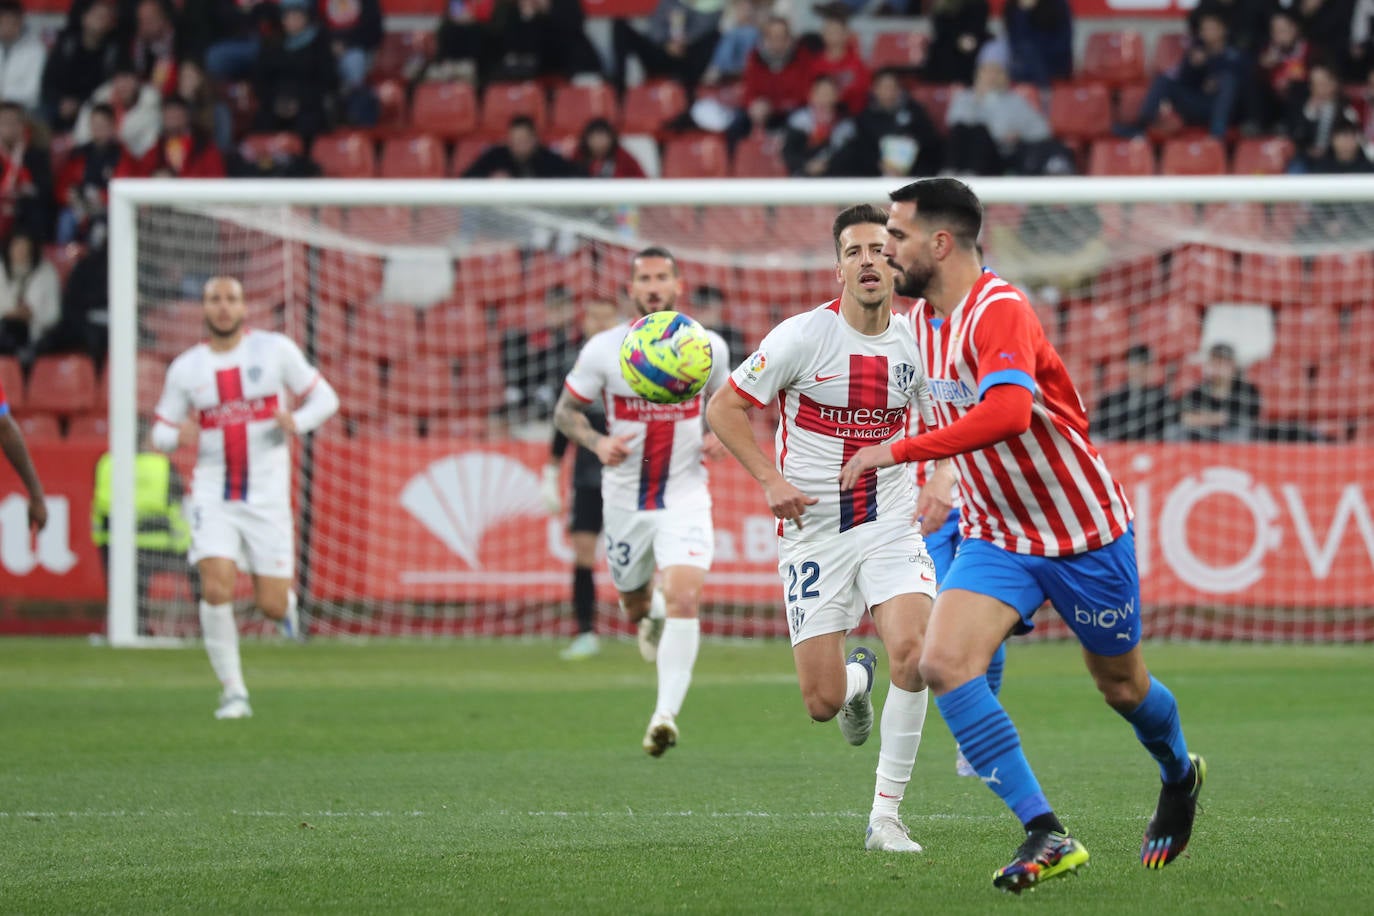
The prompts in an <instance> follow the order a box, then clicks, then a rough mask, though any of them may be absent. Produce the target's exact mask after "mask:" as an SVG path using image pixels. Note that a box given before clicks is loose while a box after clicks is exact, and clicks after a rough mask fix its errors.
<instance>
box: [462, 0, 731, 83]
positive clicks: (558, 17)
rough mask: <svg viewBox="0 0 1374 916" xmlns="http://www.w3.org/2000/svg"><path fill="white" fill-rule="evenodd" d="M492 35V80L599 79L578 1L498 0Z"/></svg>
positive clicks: (596, 59)
mask: <svg viewBox="0 0 1374 916" xmlns="http://www.w3.org/2000/svg"><path fill="white" fill-rule="evenodd" d="M617 24H619V22H618V21H617ZM491 30H492V32H493V35H492V36H491V39H489V40H490V43H491V46H492V47H494V48H496V49H497V53H496V55H495V56H494V60H493V64H492V68H491V73H490V78H491V79H495V80H525V79H534V78H537V77H553V78H563V79H566V78H568V77H570V76H574V75H576V74H579V73H591V74H597V75H598V76H599V75H600V74H601V58H600V57H599V56H598V55H597V53H596V49H595V48H593V47H592V43H591V41H590V40H589V39H588V38H587V30H586V14H585V13H583V12H582V4H581V2H580V0H497V2H496V9H495V12H494V13H493V14H492V19H491ZM707 53H709V51H708V52H707Z"/></svg>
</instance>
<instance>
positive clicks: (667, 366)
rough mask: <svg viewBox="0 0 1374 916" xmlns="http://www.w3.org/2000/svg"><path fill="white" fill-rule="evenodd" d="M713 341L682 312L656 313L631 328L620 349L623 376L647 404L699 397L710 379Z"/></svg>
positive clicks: (640, 320)
mask: <svg viewBox="0 0 1374 916" xmlns="http://www.w3.org/2000/svg"><path fill="white" fill-rule="evenodd" d="M711 360H712V354H711V338H710V337H708V336H707V335H706V329H705V328H703V327H702V326H701V325H700V324H699V323H698V322H697V321H695V320H694V319H692V318H689V317H688V316H686V315H684V314H682V313H681V312H654V313H652V314H649V315H645V316H644V317H643V318H641V319H639V320H638V321H636V322H635V323H634V324H632V325H630V333H628V334H626V335H625V342H624V343H622V344H621V345H620V374H621V375H623V376H625V381H626V382H627V383H629V386H630V389H631V390H632V391H634V393H635V394H637V395H639V396H640V397H641V398H644V399H645V400H647V401H653V402H655V403H657V404H676V403H679V402H681V401H687V400H690V399H691V398H694V397H696V395H697V393H698V392H700V391H701V389H702V388H705V387H706V380H707V379H709V378H710V377H711Z"/></svg>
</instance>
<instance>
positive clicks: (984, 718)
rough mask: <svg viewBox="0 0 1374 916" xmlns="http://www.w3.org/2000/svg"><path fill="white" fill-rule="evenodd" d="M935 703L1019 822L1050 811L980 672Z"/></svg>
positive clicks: (1013, 728) (1016, 737)
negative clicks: (977, 675) (978, 675)
mask: <svg viewBox="0 0 1374 916" xmlns="http://www.w3.org/2000/svg"><path fill="white" fill-rule="evenodd" d="M999 651H1000V650H999ZM935 703H936V705H937V706H939V707H940V714H941V715H942V716H944V717H945V722H946V723H947V724H948V725H949V730H950V731H951V732H953V733H954V739H955V740H956V741H958V742H959V747H960V749H961V750H962V751H963V752H964V757H965V758H967V760H968V762H969V763H970V764H972V765H973V768H974V769H975V770H977V771H978V775H979V776H980V777H981V778H982V780H983V782H984V783H985V784H986V785H987V787H988V788H989V789H991V790H992V791H994V792H996V793H997V795H998V797H1000V798H1001V799H1002V801H1004V802H1005V803H1006V805H1007V807H1008V808H1010V809H1011V810H1012V813H1013V814H1015V815H1016V817H1017V818H1018V819H1019V820H1020V821H1021V823H1022V824H1025V823H1027V822H1029V821H1031V820H1033V819H1034V818H1036V817H1039V816H1041V815H1045V814H1050V813H1051V808H1050V803H1049V802H1048V801H1047V800H1046V799H1045V793H1044V792H1042V791H1040V783H1039V782H1037V781H1036V779H1035V774H1034V773H1032V772H1031V768H1030V764H1029V763H1027V762H1026V755H1025V754H1024V753H1022V752H1021V738H1020V736H1019V735H1017V734H1016V726H1014V725H1012V724H1011V719H1010V718H1009V717H1008V716H1007V712H1006V710H1004V709H1003V708H1002V704H1001V703H999V702H997V698H996V697H995V696H993V695H992V690H991V689H990V688H989V687H988V678H987V677H986V676H980V677H976V678H974V679H973V680H971V681H969V682H968V683H966V684H963V685H962V686H960V687H958V688H956V689H954V690H951V691H950V692H949V693H947V694H945V695H944V696H942V697H937V698H936V700H935ZM1184 762H1185V764H1186V763H1187V757H1186V756H1185V757H1184Z"/></svg>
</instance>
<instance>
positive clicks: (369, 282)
mask: <svg viewBox="0 0 1374 916" xmlns="http://www.w3.org/2000/svg"><path fill="white" fill-rule="evenodd" d="M383 269H384V265H383V264H382V259H381V258H379V257H377V256H376V255H370V254H358V253H356V252H352V251H344V250H340V249H337V248H326V249H324V251H323V252H322V253H321V255H320V284H319V295H320V298H321V300H322V301H324V302H327V303H330V304H335V305H343V304H349V305H366V304H367V303H369V302H371V301H372V300H373V299H375V298H376V296H377V293H378V292H380V291H381V288H382V271H383Z"/></svg>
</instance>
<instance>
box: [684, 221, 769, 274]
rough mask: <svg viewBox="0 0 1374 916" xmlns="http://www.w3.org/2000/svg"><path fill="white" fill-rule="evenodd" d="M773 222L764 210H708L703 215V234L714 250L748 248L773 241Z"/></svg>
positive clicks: (762, 268)
mask: <svg viewBox="0 0 1374 916" xmlns="http://www.w3.org/2000/svg"><path fill="white" fill-rule="evenodd" d="M771 222H772V221H771V220H770V219H769V216H768V211H767V210H766V209H765V208H763V207H705V208H703V209H702V211H701V234H702V235H703V236H704V237H705V239H706V241H707V242H708V243H709V245H710V246H711V247H714V248H735V247H737V246H747V245H750V244H753V243H754V242H756V241H757V240H758V239H761V238H767V237H769V236H770V235H771V233H770V231H769V230H770V229H771ZM758 269H759V270H761V271H766V270H767V268H765V267H760V268H758Z"/></svg>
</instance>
